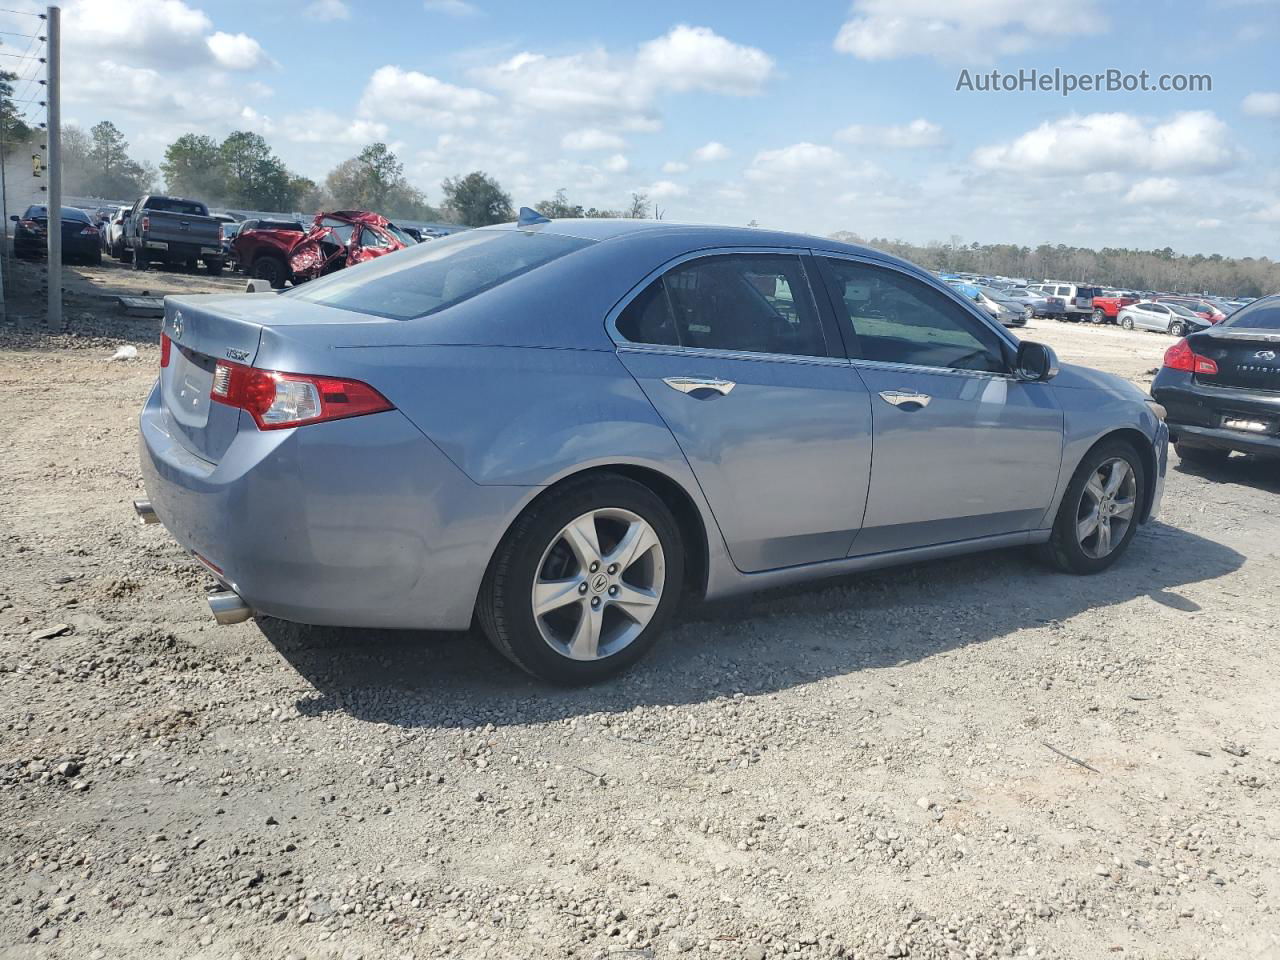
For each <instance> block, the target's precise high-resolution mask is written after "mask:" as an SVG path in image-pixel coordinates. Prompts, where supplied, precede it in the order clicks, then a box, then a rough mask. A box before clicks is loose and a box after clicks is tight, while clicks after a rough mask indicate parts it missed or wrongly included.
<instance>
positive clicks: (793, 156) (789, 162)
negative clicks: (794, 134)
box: [744, 142, 846, 181]
mask: <svg viewBox="0 0 1280 960" xmlns="http://www.w3.org/2000/svg"><path fill="white" fill-rule="evenodd" d="M845 165H846V161H845V158H844V157H843V156H842V155H841V153H840V152H839V151H838V150H835V149H833V148H832V147H827V146H820V145H819V144H816V143H807V142H806V143H793V144H792V145H791V146H789V147H782V148H781V149H778V150H761V151H760V152H759V153H757V154H756V155H755V158H754V159H753V160H752V161H751V165H750V166H749V167H747V169H746V172H745V173H744V176H745V177H746V178H747V179H748V180H757V181H768V180H779V179H788V178H792V177H795V176H797V175H802V176H812V175H821V174H829V173H834V172H836V171H838V170H840V169H841V168H843V167H844V166H845Z"/></svg>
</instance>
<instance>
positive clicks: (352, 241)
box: [231, 210, 415, 289]
mask: <svg viewBox="0 0 1280 960" xmlns="http://www.w3.org/2000/svg"><path fill="white" fill-rule="evenodd" d="M263 223H264V225H263V226H262V227H259V228H257V229H253V230H241V231H240V233H239V235H238V236H237V237H236V238H235V240H234V241H232V244H231V246H232V249H233V251H234V254H235V257H236V260H237V262H239V264H240V265H241V267H242V269H243V270H244V272H245V273H246V274H248V275H249V276H251V277H256V278H258V279H260V280H266V281H267V282H268V283H270V284H271V286H272V287H274V288H276V289H279V288H281V287H283V286H284V285H285V283H286V282H290V283H294V284H299V283H303V282H305V281H307V280H313V279H315V278H316V277H322V276H324V275H325V274H328V273H333V272H334V271H335V270H341V269H343V268H344V267H347V266H350V265H351V264H355V263H363V262H364V261H365V260H371V259H373V258H374V257H380V256H382V255H383V254H386V253H392V252H394V251H396V250H402V249H404V248H405V247H410V246H413V244H414V243H415V241H414V239H413V238H412V237H410V236H409V235H408V234H406V233H405V232H404V231H403V230H401V229H400V228H399V227H397V226H396V225H395V224H393V223H392V222H391V221H390V220H388V219H387V218H386V217H384V216H381V215H380V214H377V213H369V212H367V211H363V210H336V211H333V212H327V213H326V212H321V213H317V214H316V216H315V219H314V220H313V221H312V224H311V228H310V229H309V230H307V231H305V232H303V233H299V232H298V231H297V230H296V229H292V228H291V226H292V225H288V224H280V225H279V226H278V227H276V226H269V225H267V224H269V223H270V221H264V222H263Z"/></svg>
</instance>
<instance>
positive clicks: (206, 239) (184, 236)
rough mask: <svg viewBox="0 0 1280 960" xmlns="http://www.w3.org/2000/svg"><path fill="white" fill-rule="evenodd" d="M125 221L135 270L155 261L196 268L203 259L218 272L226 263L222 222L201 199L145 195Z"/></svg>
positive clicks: (126, 236)
mask: <svg viewBox="0 0 1280 960" xmlns="http://www.w3.org/2000/svg"><path fill="white" fill-rule="evenodd" d="M125 222H126V224H127V226H126V232H125V246H126V247H127V248H128V249H127V253H128V255H129V256H130V257H131V258H132V260H133V266H134V269H135V270H146V269H147V267H149V266H150V265H151V264H152V263H171V264H184V265H186V266H187V267H188V268H190V269H195V266H196V262H197V261H201V262H203V263H204V268H205V269H206V270H208V271H209V272H210V273H212V274H218V273H221V272H222V268H223V266H225V264H226V258H225V255H224V254H223V251H222V223H221V221H219V220H218V219H217V218H216V217H211V216H209V208H208V207H206V206H205V205H204V204H203V203H201V202H200V201H199V200H186V199H183V198H182V197H161V196H155V195H150V196H145V197H142V198H141V199H140V200H138V202H137V203H135V204H134V205H133V208H132V210H130V216H129V219H128V220H126V221H125Z"/></svg>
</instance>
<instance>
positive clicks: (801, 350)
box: [617, 254, 827, 357]
mask: <svg viewBox="0 0 1280 960" xmlns="http://www.w3.org/2000/svg"><path fill="white" fill-rule="evenodd" d="M617 326H618V332H619V333H620V334H622V336H624V337H626V338H627V339H628V340H630V341H631V342H633V343H651V344H658V345H661V346H673V347H674V346H678V347H697V348H702V349H706V350H730V351H734V352H739V353H776V354H789V355H792V356H803V357H825V356H827V343H826V338H825V337H824V335H823V333H822V323H821V320H820V319H819V317H818V311H817V307H816V306H815V305H814V302H813V298H812V296H811V294H810V291H809V283H808V280H807V278H806V277H805V273H804V267H803V265H802V264H801V261H800V258H799V257H797V256H791V255H788V254H726V255H724V256H712V257H703V258H701V259H698V260H691V261H689V262H687V263H682V264H680V265H679V266H677V267H673V268H672V269H671V270H669V271H667V273H665V274H663V275H662V276H661V277H659V278H658V279H657V280H655V281H653V282H652V283H651V284H649V286H648V287H646V288H645V290H644V291H643V292H642V293H641V294H640V295H639V296H638V297H636V298H635V299H634V300H632V301H631V303H630V304H628V305H627V307H626V309H625V310H623V312H622V314H621V315H620V316H619V317H618V324H617Z"/></svg>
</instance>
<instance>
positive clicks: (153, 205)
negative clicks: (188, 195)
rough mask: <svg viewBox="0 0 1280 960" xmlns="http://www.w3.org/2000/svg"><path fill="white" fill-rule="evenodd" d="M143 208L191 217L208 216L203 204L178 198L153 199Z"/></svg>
mask: <svg viewBox="0 0 1280 960" xmlns="http://www.w3.org/2000/svg"><path fill="white" fill-rule="evenodd" d="M143 206H145V207H146V209H148V210H163V211H166V212H168V213H185V214H186V215H187V216H189V217H203V216H205V215H206V214H205V207H204V204H203V203H197V202H196V201H195V200H179V199H178V198H177V197H151V198H150V199H149V200H147V202H146V203H145V204H144V205H143Z"/></svg>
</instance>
